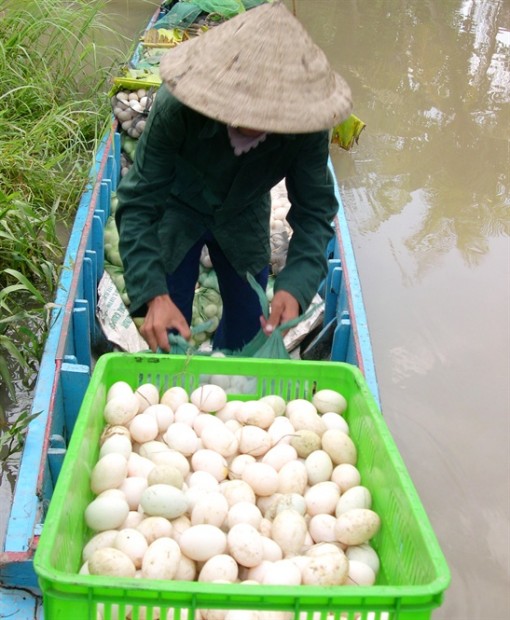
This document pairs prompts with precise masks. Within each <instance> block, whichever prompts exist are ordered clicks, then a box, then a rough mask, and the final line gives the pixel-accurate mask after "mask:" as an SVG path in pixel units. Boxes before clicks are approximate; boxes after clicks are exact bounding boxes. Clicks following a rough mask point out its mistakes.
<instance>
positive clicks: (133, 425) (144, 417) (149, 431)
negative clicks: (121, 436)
mask: <svg viewBox="0 0 510 620" xmlns="http://www.w3.org/2000/svg"><path fill="white" fill-rule="evenodd" d="M128 428H129V432H130V433H131V437H132V438H133V441H136V442H138V443H145V442H146V441H153V440H154V439H156V437H157V436H158V434H159V426H158V421H157V420H156V418H155V417H154V416H152V415H151V414H150V413H139V414H138V415H136V416H135V417H134V418H133V419H132V420H131V422H130V423H129V427H128Z"/></svg>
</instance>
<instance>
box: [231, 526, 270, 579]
mask: <svg viewBox="0 0 510 620" xmlns="http://www.w3.org/2000/svg"><path fill="white" fill-rule="evenodd" d="M227 542H228V550H229V553H230V555H231V556H232V557H233V558H234V559H235V560H236V562H237V563H238V564H240V565H241V566H245V567H248V568H250V567H252V566H257V565H258V564H260V563H261V562H262V559H263V557H264V545H263V542H262V536H261V535H260V533H259V532H258V530H256V529H255V528H254V527H253V525H249V524H248V523H236V524H235V525H233V526H232V527H231V528H230V530H229V531H228V534H227Z"/></svg>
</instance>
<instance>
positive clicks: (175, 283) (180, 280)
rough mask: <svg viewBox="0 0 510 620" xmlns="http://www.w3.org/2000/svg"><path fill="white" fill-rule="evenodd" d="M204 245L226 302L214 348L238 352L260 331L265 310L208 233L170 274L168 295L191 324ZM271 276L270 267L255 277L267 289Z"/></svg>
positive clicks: (223, 301)
mask: <svg viewBox="0 0 510 620" xmlns="http://www.w3.org/2000/svg"><path fill="white" fill-rule="evenodd" d="M204 245H206V246H207V248H208V250H209V256H210V257H211V262H212V264H213V268H214V271H215V272H216V275H217V277H218V284H219V287H220V294H221V299H222V303H223V314H222V317H221V321H220V324H219V326H218V329H217V330H216V332H215V334H214V339H213V347H214V348H215V349H228V350H231V351H236V350H239V349H241V347H242V346H243V345H245V344H246V343H247V342H249V341H250V340H251V339H252V338H253V337H254V336H255V334H256V333H257V332H258V331H259V329H260V315H261V314H262V309H261V307H260V303H259V299H258V297H257V294H256V292H255V291H254V290H253V289H252V287H251V286H250V284H249V283H248V282H247V280H246V279H244V278H242V277H241V276H240V275H239V274H238V273H237V272H236V271H235V269H234V268H233V267H232V265H231V264H230V263H229V262H228V260H227V257H226V256H225V254H223V252H222V251H221V248H220V246H219V245H218V243H217V242H216V240H215V239H214V237H213V236H212V235H211V234H210V233H206V234H205V235H204V236H203V237H202V238H201V239H199V241H197V243H196V244H195V245H194V246H193V247H192V248H191V249H190V251H189V252H188V253H187V254H186V256H185V257H184V259H183V261H182V262H181V264H180V265H179V266H178V267H177V269H176V270H175V271H174V272H173V273H172V274H167V278H166V281H167V286H168V293H169V295H170V297H171V298H172V301H173V302H174V304H175V305H176V306H177V307H178V308H179V310H180V311H181V312H182V314H183V315H184V317H185V318H186V320H187V321H188V324H191V316H192V310H193V297H194V294H195V285H196V282H197V280H198V274H199V268H200V254H201V252H202V248H203V246H204ZM268 275H269V266H268V267H266V268H264V269H263V270H262V271H261V272H260V273H258V274H254V278H255V279H256V280H257V282H258V283H259V284H260V286H261V287H262V288H263V289H264V290H265V289H266V285H267V280H268Z"/></svg>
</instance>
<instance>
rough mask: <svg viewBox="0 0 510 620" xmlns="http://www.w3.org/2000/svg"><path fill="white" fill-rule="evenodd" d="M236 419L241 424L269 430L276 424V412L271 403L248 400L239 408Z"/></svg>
mask: <svg viewBox="0 0 510 620" xmlns="http://www.w3.org/2000/svg"><path fill="white" fill-rule="evenodd" d="M236 419H237V421H238V422H240V423H241V424H253V426H258V427H259V428H263V429H267V428H269V427H270V426H271V424H272V423H273V422H274V419H275V412H274V409H273V408H272V407H271V405H269V403H266V402H264V401H261V400H248V401H246V402H245V403H243V404H242V405H241V406H240V407H239V408H238V410H237V412H236Z"/></svg>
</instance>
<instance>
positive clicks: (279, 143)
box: [116, 87, 338, 316]
mask: <svg viewBox="0 0 510 620" xmlns="http://www.w3.org/2000/svg"><path fill="white" fill-rule="evenodd" d="M328 155H329V139H328V132H326V131H322V132H317V133H308V134H292V135H288V134H268V136H267V137H266V139H265V140H264V141H263V142H261V143H260V144H259V145H258V146H257V147H256V148H254V149H252V150H250V151H248V153H245V154H243V155H240V156H236V155H235V154H234V151H233V149H232V147H231V145H230V142H229V138H228V134H227V128H226V126H225V125H224V124H222V123H219V122H217V121H214V120H212V119H210V118H208V117H205V116H203V115H202V114H199V113H198V112H196V111H194V110H192V109H190V108H188V107H186V106H185V105H183V104H182V103H180V102H179V101H178V100H177V99H175V97H173V96H172V95H171V94H170V92H169V91H168V89H167V88H166V87H162V88H160V90H159V91H158V94H157V97H156V99H155V101H154V104H153V106H152V109H151V112H150V114H149V118H148V120H147V124H146V127H145V130H144V132H143V134H142V136H141V138H140V140H139V143H138V146H137V150H136V158H135V159H136V161H135V162H134V165H133V166H131V168H130V170H129V172H128V173H127V174H126V175H125V177H124V178H123V179H122V181H121V182H120V184H119V187H118V189H117V196H118V199H119V206H118V210H117V213H116V221H117V226H118V229H119V235H120V246H119V248H120V254H121V257H122V261H123V264H124V270H125V280H126V288H127V293H128V295H129V297H130V299H131V307H130V311H131V313H132V314H133V315H135V316H137V315H143V314H145V312H146V303H147V302H148V301H149V300H150V299H152V298H153V297H155V296H156V295H161V294H164V293H167V292H168V291H167V288H166V280H165V273H171V272H172V271H173V270H174V269H175V268H176V267H177V265H178V264H179V263H180V262H181V261H182V259H183V257H184V256H185V254H186V252H187V251H188V250H189V249H190V248H191V246H192V245H193V244H194V243H195V242H196V241H197V240H198V239H199V238H200V237H201V236H202V234H203V233H204V232H205V231H206V230H209V231H211V232H212V234H213V235H214V237H215V239H216V240H217V241H218V243H219V244H220V246H221V248H222V250H223V252H224V253H225V255H226V256H227V258H228V259H229V260H230V262H231V264H232V265H233V267H234V268H235V269H236V271H237V272H238V273H239V274H241V275H242V276H245V275H246V273H247V272H250V273H252V274H255V273H257V272H259V271H260V270H262V269H263V268H264V267H265V266H266V265H268V264H269V259H270V242H269V220H270V209H271V205H270V194H269V192H270V190H271V188H272V187H273V186H274V185H276V184H277V183H278V182H279V181H281V180H282V179H283V178H285V179H286V186H287V193H288V198H289V201H290V203H291V208H290V211H289V214H288V216H287V220H288V222H289V224H290V226H291V227H292V230H293V233H292V239H291V241H290V245H289V251H288V256H287V262H286V266H285V268H284V269H283V270H282V271H281V272H280V273H279V274H278V276H277V278H276V281H275V291H278V290H285V291H288V292H289V293H291V294H292V295H294V297H295V298H296V299H297V301H298V302H299V305H300V307H301V309H302V310H305V309H306V308H307V307H308V305H309V304H310V302H311V300H312V298H313V296H314V295H315V293H316V292H317V290H318V287H319V285H320V282H321V280H322V279H323V278H324V276H325V274H326V270H327V263H326V258H325V251H326V246H327V243H328V241H329V240H330V239H331V238H332V236H333V228H332V226H331V222H332V220H333V218H334V216H335V215H336V212H337V209H338V203H337V200H336V197H335V193H334V186H333V182H332V178H331V173H330V170H329V168H328V165H327V164H328Z"/></svg>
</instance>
